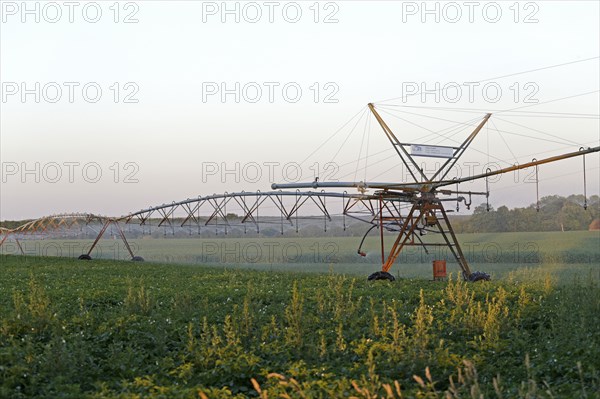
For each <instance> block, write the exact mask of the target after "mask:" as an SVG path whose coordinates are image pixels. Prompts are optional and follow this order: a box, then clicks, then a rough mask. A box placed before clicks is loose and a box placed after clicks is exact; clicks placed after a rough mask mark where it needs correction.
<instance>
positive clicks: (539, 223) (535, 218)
mask: <svg viewBox="0 0 600 399" xmlns="http://www.w3.org/2000/svg"><path fill="white" fill-rule="evenodd" d="M584 201H585V198H584V197H583V195H570V196H568V197H561V196H558V195H550V196H547V197H543V198H541V199H540V203H539V210H538V209H537V208H538V207H537V206H536V204H531V205H529V206H528V207H525V208H513V209H508V208H507V207H506V206H501V207H499V208H498V209H494V208H493V207H491V206H490V210H489V211H488V210H487V205H486V204H481V205H478V206H477V207H476V208H475V209H474V211H473V215H472V216H470V217H467V218H457V219H456V220H455V221H454V222H453V226H454V229H455V231H456V232H458V233H494V232H510V231H573V230H588V228H589V226H590V224H591V223H592V221H593V220H595V219H597V218H598V217H600V197H598V196H597V195H593V196H591V197H590V198H588V200H587V209H584V206H583V205H584Z"/></svg>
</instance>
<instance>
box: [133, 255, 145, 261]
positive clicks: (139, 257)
mask: <svg viewBox="0 0 600 399" xmlns="http://www.w3.org/2000/svg"><path fill="white" fill-rule="evenodd" d="M131 260H132V261H133V262H143V261H144V258H142V257H141V256H134V257H133V258H131Z"/></svg>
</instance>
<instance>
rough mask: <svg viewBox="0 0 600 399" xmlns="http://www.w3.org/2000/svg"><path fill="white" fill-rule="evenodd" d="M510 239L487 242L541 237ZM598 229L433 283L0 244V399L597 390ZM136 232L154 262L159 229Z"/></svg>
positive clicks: (591, 394)
mask: <svg viewBox="0 0 600 399" xmlns="http://www.w3.org/2000/svg"><path fill="white" fill-rule="evenodd" d="M536 234H537V233H536ZM515 237H516V236H510V237H507V236H504V237H502V236H499V237H498V238H497V239H496V240H495V242H497V243H498V245H500V247H501V248H508V250H510V246H511V245H513V244H514V242H525V243H527V242H538V243H542V242H544V240H546V239H551V238H552V237H550V236H545V237H541V238H540V237H537V238H536V236H535V235H534V234H530V235H526V236H523V237H516V238H515ZM565 237H566V236H565ZM596 237H597V235H593V234H591V233H590V234H588V233H585V234H584V233H581V235H579V236H573V235H571V236H570V238H569V239H567V240H565V239H562V238H560V237H559V236H555V238H556V241H554V242H551V243H548V244H545V245H547V246H545V247H540V254H544V253H554V254H555V255H556V256H557V257H556V258H552V259H550V260H547V263H542V262H541V261H538V262H532V263H530V264H529V265H528V266H527V267H519V265H518V264H516V263H489V264H486V265H487V266H490V267H496V268H497V269H498V270H497V271H496V272H495V274H496V278H495V279H494V280H493V281H492V282H484V283H464V282H461V281H458V280H456V279H452V280H450V281H446V282H431V281H428V277H429V276H430V275H429V273H430V270H431V268H430V265H428V264H426V263H422V264H419V265H416V266H415V267H416V268H417V269H418V268H420V269H418V270H417V271H415V272H414V273H415V274H419V273H420V274H422V277H421V278H401V279H399V280H397V281H396V282H394V283H390V282H387V281H385V282H384V281H377V282H367V281H366V279H365V276H366V273H367V272H371V271H372V270H374V268H375V267H376V263H377V260H376V258H375V260H373V262H372V264H371V263H367V264H351V263H348V264H346V265H345V266H344V267H348V268H352V267H353V268H354V269H352V270H353V273H358V272H359V271H360V272H361V273H362V275H357V274H342V273H339V271H340V270H341V269H340V268H338V266H340V264H337V263H335V262H331V263H329V264H318V263H317V262H313V263H312V265H313V266H314V267H313V269H311V268H310V267H304V266H310V264H291V265H290V264H281V265H279V266H278V268H275V269H274V271H270V269H268V268H269V267H271V266H269V265H260V264H258V263H257V264H254V265H246V266H252V267H254V268H255V269H257V268H263V270H248V269H246V268H244V267H241V266H244V265H233V266H231V265H229V264H227V263H216V264H214V263H213V264H211V265H212V266H211V267H206V266H202V265H196V264H188V265H180V264H164V263H159V262H158V261H157V262H152V263H151V262H145V263H137V262H130V261H113V260H93V261H78V260H74V259H69V258H60V257H34V256H12V255H2V256H1V257H0V260H1V264H0V269H1V270H2V277H1V278H0V397H3V398H4V397H5V398H20V397H36V398H38V397H45V398H57V397H68V398H80V397H88V398H104V397H120V398H134V397H157V398H158V397H161V398H173V397H175V398H178V397H179V398H230V397H237V398H246V397H260V398H279V397H282V398H337V397H358V398H410V397H421V398H425V397H429V398H435V397H440V398H441V397H449V398H479V397H492V398H516V397H521V398H538V397H541V398H546V397H547V398H553V397H554V398H565V397H566V398H571V397H575V398H579V397H581V398H599V397H600V394H599V392H600V361H599V359H600V287H599V283H600V265H599V264H598V262H597V261H596V260H594V259H597V258H596V257H597V256H598V248H597V247H594V245H593V244H594V240H596ZM461 238H462V240H463V242H467V241H468V240H466V239H465V236H463V237H461ZM477 238H480V239H483V238H485V239H486V240H488V239H489V238H490V237H483V238H482V237H473V242H475V241H474V240H475V239H477ZM521 238H522V239H523V240H521ZM516 239H519V240H520V241H515V240H516ZM307 240H309V241H307V242H305V243H304V244H307V245H310V242H313V243H314V242H315V240H312V241H310V239H307ZM323 240H325V241H327V240H328V238H325V239H323ZM528 240H529V241H528ZM535 240H538V241H535ZM582 240H583V243H582V242H581V241H582ZM586 240H587V241H586ZM143 241H144V240H140V242H143ZM147 241H148V244H144V245H147V246H146V247H142V246H141V245H140V249H143V251H142V252H143V253H144V255H146V256H147V257H148V258H151V257H152V255H151V254H152V253H156V254H159V253H160V252H161V251H162V249H161V247H160V246H161V245H165V246H166V245H167V243H166V242H167V241H169V240H147ZM170 241H172V242H171V243H170V244H169V245H173V244H175V245H181V246H182V247H181V250H184V249H185V248H188V249H187V250H188V251H189V252H188V253H191V252H193V250H192V249H190V248H193V246H191V244H190V243H186V242H185V241H180V240H170ZM342 241H343V240H342ZM321 242H323V241H321ZM486 242H487V241H486ZM104 244H108V243H104ZM355 244H356V243H355V242H354V244H353V245H350V244H345V243H342V244H340V248H342V246H343V248H344V250H346V246H347V249H348V250H354V251H355V250H356V249H355ZM540 245H541V244H540ZM303 247H304V246H303ZM152 251H156V252H152ZM586 251H587V256H588V259H592V261H590V262H582V258H580V256H583V255H581V254H585V253H586ZM340 252H341V250H340ZM558 254H560V257H558ZM577 254H579V255H577ZM567 255H569V256H571V257H567V258H565V256H567ZM575 255H576V256H575ZM503 256H504V255H503ZM367 259H368V258H367ZM505 260H506V259H505ZM505 260H504V261H505ZM551 260H555V262H554V263H552V262H550V261H551ZM566 261H573V262H572V263H569V262H566ZM565 262H566V263H565ZM193 263H196V262H193ZM317 265H319V267H321V268H322V269H327V268H331V270H332V271H331V272H325V273H319V272H313V273H306V272H304V273H303V272H300V270H308V269H311V270H313V271H318V268H317ZM297 266H302V267H297ZM342 266H343V265H342ZM479 266H482V265H477V268H480V267H479ZM273 267H274V266H273ZM400 267H402V266H400ZM284 268H285V269H286V270H287V271H280V269H284ZM502 268H509V269H510V271H507V272H506V273H505V272H502V271H501V269H502ZM481 269H484V268H483V267H481ZM294 270H296V271H294ZM507 270H508V269H507ZM400 275H401V276H402V275H404V276H406V275H408V272H406V273H405V272H401V273H400Z"/></svg>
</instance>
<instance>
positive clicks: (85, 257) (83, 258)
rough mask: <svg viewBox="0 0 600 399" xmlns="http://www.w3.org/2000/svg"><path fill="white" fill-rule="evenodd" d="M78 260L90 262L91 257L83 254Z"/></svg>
mask: <svg viewBox="0 0 600 399" xmlns="http://www.w3.org/2000/svg"><path fill="white" fill-rule="evenodd" d="M77 259H79V260H92V257H91V256H89V255H88V254H83V255H79V258H77Z"/></svg>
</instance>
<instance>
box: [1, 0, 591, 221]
mask: <svg viewBox="0 0 600 399" xmlns="http://www.w3.org/2000/svg"><path fill="white" fill-rule="evenodd" d="M24 4H25V3H22V2H20V1H19V2H11V1H1V2H0V5H1V12H2V23H1V28H0V46H1V47H0V80H1V82H2V93H1V94H2V98H1V103H0V107H1V108H0V128H1V137H0V145H1V146H0V156H1V160H2V186H1V187H2V190H1V193H0V219H3V220H11V219H23V218H35V217H40V216H43V215H47V214H53V213H61V212H71V211H81V212H91V213H99V214H105V215H114V216H117V215H122V214H126V213H129V212H131V211H135V210H138V209H141V208H146V207H148V206H150V205H158V204H162V203H165V202H171V201H177V200H182V199H185V198H188V197H195V196H198V195H205V194H212V193H215V192H224V191H228V192H234V191H241V190H246V191H251V190H257V189H260V190H262V191H265V190H269V188H270V184H271V183H272V182H286V181H296V180H302V181H312V180H313V179H314V177H315V174H317V175H318V176H319V177H320V179H321V180H338V181H353V180H367V181H369V180H371V181H404V180H405V179H406V173H405V171H403V170H402V169H401V168H400V167H399V165H400V160H399V159H398V157H397V156H394V152H393V150H392V149H391V147H390V144H389V143H388V142H387V141H386V138H385V136H384V134H383V131H382V130H381V128H380V127H379V126H378V125H377V122H376V120H375V119H374V118H373V117H372V115H371V114H369V113H368V111H367V109H366V105H367V103H369V102H373V103H375V104H376V107H377V109H378V110H379V112H380V113H381V116H382V117H383V118H384V119H385V120H386V121H387V122H388V123H389V125H390V127H391V129H392V130H393V131H394V132H395V133H396V135H397V136H398V138H399V139H400V140H401V141H403V142H409V143H417V144H439V145H447V146H456V145H457V144H458V143H460V142H461V141H462V140H464V138H465V137H466V136H467V135H468V134H469V133H470V132H471V131H472V130H473V129H474V128H475V126H476V125H477V124H478V123H479V121H480V120H481V118H482V117H483V116H484V115H485V113H486V112H490V113H492V114H493V116H492V118H491V119H490V122H488V124H487V125H486V127H484V128H483V129H482V130H481V132H480V134H479V136H478V137H477V138H476V140H475V141H474V142H473V144H472V149H471V150H469V151H467V152H466V153H465V155H464V157H463V158H462V159H461V160H460V162H459V166H460V173H461V175H462V176H465V175H468V174H469V173H472V172H475V173H481V172H482V171H484V170H485V169H486V168H487V167H490V168H497V167H504V166H508V165H511V164H514V163H516V162H519V163H524V162H527V161H530V160H531V159H532V158H537V159H541V158H544V157H548V156H552V155H557V154H561V153H564V152H571V151H577V150H578V149H579V147H581V146H584V147H588V146H592V147H593V146H598V145H600V139H599V124H598V114H599V94H598V90H599V86H600V83H599V75H600V72H599V71H600V67H599V62H598V56H599V49H600V43H599V38H600V31H599V19H600V10H599V3H598V2H597V1H537V2H525V1H523V2H515V1H507V2H504V1H502V2H486V1H482V2H427V4H426V5H424V3H423V2H420V1H419V2H400V1H383V2H374V1H369V2H366V1H336V2H318V3H316V2H314V1H308V2H285V1H282V2H277V1H274V2H232V1H230V2H227V3H223V2H201V1H137V2H118V3H116V2H114V1H108V2H96V3H94V2H71V3H69V2H43V1H42V2H35V1H30V2H27V3H26V5H25V6H24ZM468 82H471V83H468ZM423 90H425V92H424V93H422V91H423ZM441 108H444V109H441ZM449 108H452V109H449ZM507 110H513V111H507ZM466 111H469V112H466ZM525 111H526V112H525ZM340 128H341V129H340ZM338 129H339V130H338ZM336 132H337V133H336ZM328 139H329V140H328ZM327 140H328V141H327ZM323 143H324V144H323ZM322 144H323V145H322ZM419 161H420V162H421V161H426V159H425V158H419ZM357 162H358V163H357ZM427 162H428V163H427V164H426V165H425V168H426V169H427V170H433V169H434V166H435V159H432V160H429V161H427ZM438 162H439V160H438ZM490 162H491V164H488V163H490ZM599 164H600V162H599V156H598V153H595V154H592V155H590V156H587V157H586V166H587V190H588V194H589V195H592V194H598V192H599V180H600V179H599ZM317 170H318V172H315V171H317ZM531 172H532V171H523V172H522V173H521V174H520V175H519V176H516V175H511V176H506V177H503V178H502V179H500V180H499V181H494V182H493V183H492V184H491V197H490V200H491V202H492V203H493V204H494V205H501V204H507V205H509V206H511V207H512V206H526V205H529V204H530V203H533V202H535V187H534V185H533V184H532V183H531ZM449 177H453V176H449ZM539 178H540V195H550V194H560V195H568V194H572V193H583V173H582V159H581V158H576V159H572V160H567V161H563V162H560V163H557V164H555V165H552V166H542V167H540V170H539ZM528 181H529V182H528ZM484 186H485V184H484V182H479V183H468V184H465V188H466V189H469V190H475V189H483V188H484Z"/></svg>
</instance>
